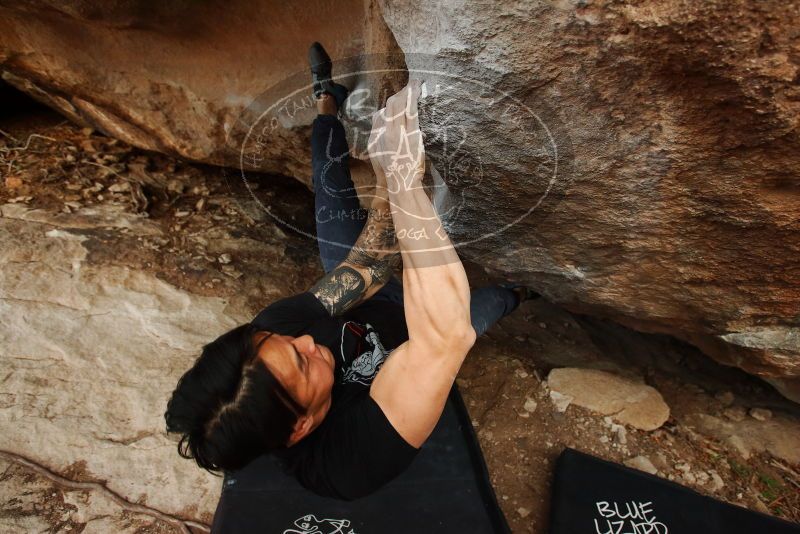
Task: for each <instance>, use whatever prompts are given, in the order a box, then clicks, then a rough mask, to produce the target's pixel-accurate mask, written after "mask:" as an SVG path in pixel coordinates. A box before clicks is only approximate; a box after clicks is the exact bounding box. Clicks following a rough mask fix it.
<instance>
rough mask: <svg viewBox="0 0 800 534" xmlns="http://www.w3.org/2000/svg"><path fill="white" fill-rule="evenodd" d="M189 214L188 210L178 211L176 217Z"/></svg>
mask: <svg viewBox="0 0 800 534" xmlns="http://www.w3.org/2000/svg"><path fill="white" fill-rule="evenodd" d="M188 215H189V212H188V211H176V212H175V217H187V216H188Z"/></svg>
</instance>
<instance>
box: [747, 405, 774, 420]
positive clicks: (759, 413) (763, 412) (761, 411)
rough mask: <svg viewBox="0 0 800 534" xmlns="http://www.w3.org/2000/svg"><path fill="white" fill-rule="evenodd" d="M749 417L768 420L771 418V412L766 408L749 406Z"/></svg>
mask: <svg viewBox="0 0 800 534" xmlns="http://www.w3.org/2000/svg"><path fill="white" fill-rule="evenodd" d="M750 417H752V418H753V419H755V420H756V421H769V420H770V419H772V412H771V411H770V410H767V409H766V408H751V409H750Z"/></svg>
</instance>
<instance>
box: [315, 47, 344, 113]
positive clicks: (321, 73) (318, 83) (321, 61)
mask: <svg viewBox="0 0 800 534" xmlns="http://www.w3.org/2000/svg"><path fill="white" fill-rule="evenodd" d="M308 63H309V65H310V66H311V78H312V80H313V81H314V86H313V90H314V97H315V98H319V97H320V96H322V95H323V93H328V94H329V95H331V96H332V97H333V98H334V100H336V107H337V108H339V109H342V104H344V100H345V98H347V93H348V91H347V87H345V86H344V85H340V84H338V83H334V82H333V74H332V72H331V71H332V69H333V65H332V64H331V58H330V56H329V55H328V53H327V52H325V49H324V48H323V47H322V45H321V44H319V43H317V42H314V43H313V44H312V45H311V47H310V48H309V49H308Z"/></svg>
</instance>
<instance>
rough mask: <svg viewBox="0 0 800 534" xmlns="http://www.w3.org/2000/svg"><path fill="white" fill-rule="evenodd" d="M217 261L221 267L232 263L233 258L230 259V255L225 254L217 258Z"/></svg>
mask: <svg viewBox="0 0 800 534" xmlns="http://www.w3.org/2000/svg"><path fill="white" fill-rule="evenodd" d="M217 261H219V262H220V263H221V264H223V265H227V264H229V263H231V262H232V261H233V258H231V255H230V254H228V253H227V252H226V253H225V254H221V255H220V257H219V258H217Z"/></svg>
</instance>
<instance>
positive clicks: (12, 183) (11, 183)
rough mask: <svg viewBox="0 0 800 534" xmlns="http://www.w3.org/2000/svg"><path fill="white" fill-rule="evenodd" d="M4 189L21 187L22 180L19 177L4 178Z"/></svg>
mask: <svg viewBox="0 0 800 534" xmlns="http://www.w3.org/2000/svg"><path fill="white" fill-rule="evenodd" d="M5 183H6V187H7V188H9V189H18V188H20V187H22V178H20V177H19V176H6V182H5Z"/></svg>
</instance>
